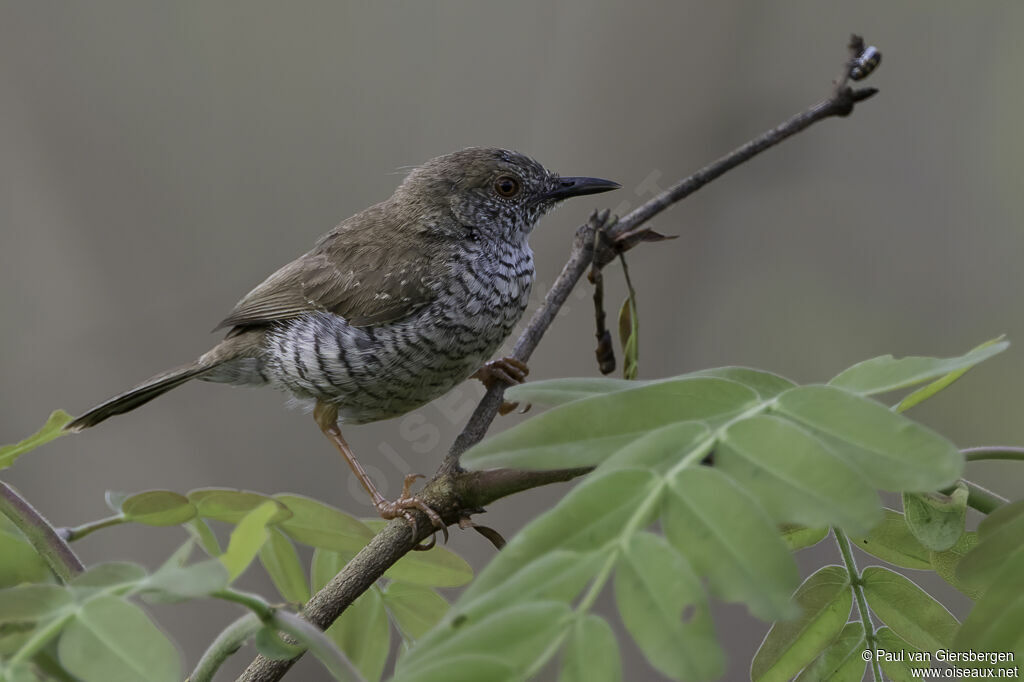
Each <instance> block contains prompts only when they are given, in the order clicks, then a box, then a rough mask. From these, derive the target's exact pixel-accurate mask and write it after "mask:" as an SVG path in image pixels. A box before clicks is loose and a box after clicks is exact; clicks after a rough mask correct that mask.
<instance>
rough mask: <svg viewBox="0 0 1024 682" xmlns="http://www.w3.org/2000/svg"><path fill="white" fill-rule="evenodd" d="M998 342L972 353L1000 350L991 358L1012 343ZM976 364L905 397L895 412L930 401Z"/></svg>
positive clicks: (982, 346)
mask: <svg viewBox="0 0 1024 682" xmlns="http://www.w3.org/2000/svg"><path fill="white" fill-rule="evenodd" d="M999 338H1000V339H1001V338H1002V337H999ZM997 341H999V339H992V340H991V341H986V342H985V343H983V344H981V345H980V346H978V347H977V348H975V349H974V350H972V351H971V353H975V352H977V353H978V354H979V355H981V354H982V353H984V352H986V351H990V350H992V349H998V350H994V352H991V353H990V356H991V355H995V354H996V353H1001V352H1002V351H1003V350H1004V349H1005V348H1006V347H1007V346H1009V345H1010V343H1009V342H1008V341H1004V342H1003V343H1002V344H1000V343H996V342H997ZM1000 346H1002V347H1001V348H1000ZM971 353H968V355H970V354H971ZM982 359H985V358H982ZM979 362H980V360H979ZM975 364H977V362H975V363H972V364H971V365H968V366H967V367H962V368H960V369H957V370H954V371H952V372H950V373H949V374H946V375H945V376H942V377H939V378H938V379H936V380H935V381H933V382H932V383H930V384H928V385H927V386H925V387H924V388H919V389H917V390H916V391H914V392H913V393H911V394H910V395H908V396H907V397H905V398H904V399H903V400H901V401H900V402H899V404H898V405H896V406H895V407H894V408H893V410H895V411H896V412H905V411H907V410H909V409H910V408H911V407H914V406H915V405H918V404H920V403H923V402H924V401H925V400H928V399H929V398H931V397H932V396H933V395H935V394H936V393H938V392H939V391H941V390H943V389H945V388H946V387H947V386H949V385H950V384H952V383H953V382H954V381H956V380H957V379H959V378H960V377H962V376H963V375H964V374H966V373H967V370H969V369H971V367H973V366H974V365H975Z"/></svg>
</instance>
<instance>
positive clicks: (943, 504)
mask: <svg viewBox="0 0 1024 682" xmlns="http://www.w3.org/2000/svg"><path fill="white" fill-rule="evenodd" d="M903 513H904V515H905V516H906V520H907V526H908V527H909V528H910V532H912V533H913V534H914V537H916V538H917V539H918V540H920V541H921V544H922V545H924V546H925V547H927V548H928V549H930V550H932V551H935V552H941V551H943V550H946V549H949V548H950V547H952V546H953V545H955V544H956V541H957V540H959V539H960V536H961V535H963V534H964V519H965V518H966V516H967V484H965V483H964V482H963V481H960V482H959V483H958V484H957V486H956V488H955V489H954V490H953V493H952V494H951V495H944V494H943V493H903Z"/></svg>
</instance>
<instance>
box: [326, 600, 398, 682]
mask: <svg viewBox="0 0 1024 682" xmlns="http://www.w3.org/2000/svg"><path fill="white" fill-rule="evenodd" d="M326 632H327V636H328V637H330V638H331V639H332V640H334V642H335V644H337V645H338V648H339V649H341V650H342V651H344V652H345V656H347V657H348V660H349V661H351V662H352V665H354V666H355V667H356V668H357V669H358V670H359V672H360V673H361V674H362V675H363V677H365V678H366V679H367V680H368V682H376V681H377V680H379V679H380V678H381V675H382V674H383V673H384V664H385V663H387V660H388V651H389V650H390V648H391V628H390V626H389V625H388V614H387V611H385V610H384V601H383V600H382V599H381V596H380V590H378V589H377V588H376V587H371V588H370V589H369V590H367V591H366V592H363V593H362V594H361V595H359V598H358V599H356V600H355V601H354V602H352V605H351V606H349V607H348V608H347V609H345V611H344V612H342V614H341V616H340V617H339V618H338V620H336V621H334V624H333V625H331V627H329V628H327V631H326Z"/></svg>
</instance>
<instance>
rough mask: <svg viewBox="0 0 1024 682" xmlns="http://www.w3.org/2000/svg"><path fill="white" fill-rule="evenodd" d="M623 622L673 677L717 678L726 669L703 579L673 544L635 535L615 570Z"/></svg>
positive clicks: (649, 535)
mask: <svg viewBox="0 0 1024 682" xmlns="http://www.w3.org/2000/svg"><path fill="white" fill-rule="evenodd" d="M615 601H616V603H617V604H618V607H619V613H620V614H621V616H622V622H623V623H624V624H625V626H626V629H627V630H628V631H629V633H630V634H631V635H632V636H633V641H635V642H636V643H637V646H639V647H640V650H641V651H643V652H644V655H645V656H646V657H647V660H648V661H650V662H651V665H653V666H654V667H655V668H657V669H658V670H660V671H661V672H662V673H664V674H665V675H666V676H668V677H670V678H672V679H685V680H691V679H693V680H713V679H717V678H718V677H719V676H720V675H721V674H722V673H723V672H724V670H725V656H724V654H723V652H722V650H721V648H720V647H719V646H718V642H717V640H716V638H715V630H714V625H713V624H712V622H711V610H710V607H709V606H708V603H707V598H706V597H705V595H704V588H703V586H702V585H701V582H700V580H699V579H698V578H697V576H696V575H695V574H694V573H693V570H692V569H691V568H690V566H689V564H687V563H686V560H685V559H684V558H683V557H682V556H681V555H680V554H679V552H677V551H676V549H675V548H674V547H672V545H670V544H669V543H668V542H666V541H665V540H664V539H663V538H661V537H659V536H657V535H654V534H652V533H646V532H640V533H636V534H634V535H633V536H632V537H631V538H630V539H629V543H628V545H627V546H626V549H625V551H624V552H623V554H622V557H621V559H620V560H619V565H618V567H617V569H616V571H615Z"/></svg>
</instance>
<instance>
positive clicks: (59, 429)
mask: <svg viewBox="0 0 1024 682" xmlns="http://www.w3.org/2000/svg"><path fill="white" fill-rule="evenodd" d="M72 419H74V417H72V416H71V415H70V414H68V413H67V412H65V411H64V410H55V411H54V412H53V414H51V415H50V418H49V419H47V420H46V423H45V424H43V428H41V429H39V430H38V431H36V432H35V433H33V434H32V435H31V436H29V437H28V438H26V439H25V440H23V441H21V442H20V443H15V444H14V445H4V446H3V447H0V470H3V469H6V468H7V467H9V466H11V465H12V464H14V460H16V459H18V458H19V457H21V456H22V455H24V454H25V453H26V452H29V451H31V450H35V449H36V448H38V447H39V446H40V445H45V444H46V443H49V442H50V441H51V440H54V439H55V438H60V437H61V436H63V435H66V434H67V433H68V432H67V431H65V430H64V427H65V426H67V425H68V424H69V423H71V420H72Z"/></svg>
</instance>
